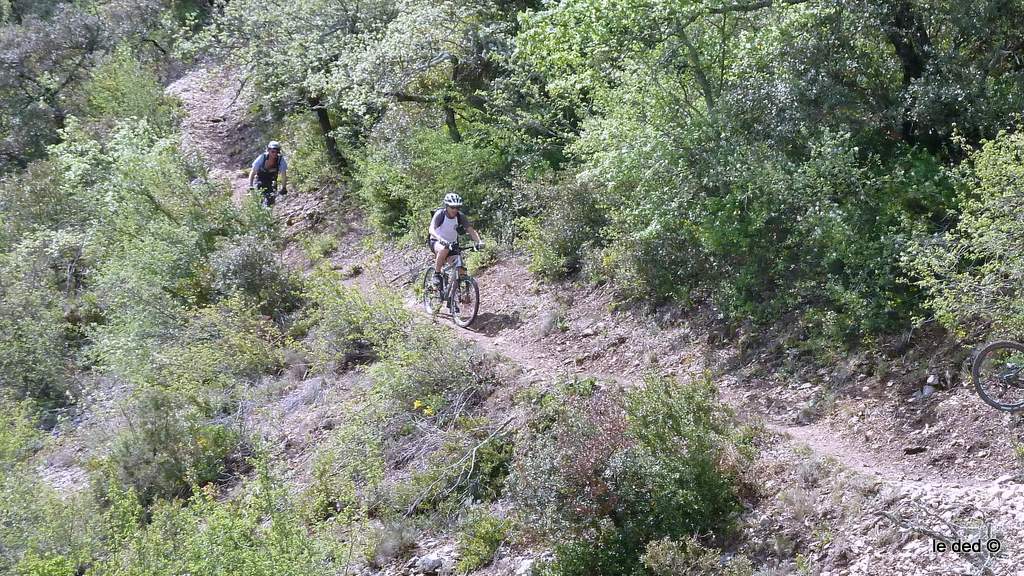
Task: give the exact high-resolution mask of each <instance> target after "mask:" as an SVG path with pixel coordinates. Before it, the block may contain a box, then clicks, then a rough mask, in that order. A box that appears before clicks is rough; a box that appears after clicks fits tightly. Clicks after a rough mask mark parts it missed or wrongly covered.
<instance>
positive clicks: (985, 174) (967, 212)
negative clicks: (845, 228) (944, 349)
mask: <svg viewBox="0 0 1024 576" xmlns="http://www.w3.org/2000/svg"><path fill="white" fill-rule="evenodd" d="M1022 155H1024V132H1021V131H1020V129H1019V128H1018V131H1015V132H1001V133H1000V134H999V136H997V137H996V138H995V139H993V140H991V141H988V142H985V143H984V144H983V145H982V146H981V148H980V149H978V150H975V151H974V152H973V153H972V154H971V156H970V157H969V159H968V162H966V163H965V165H964V166H962V168H961V169H960V170H959V171H958V172H957V173H956V177H957V183H958V185H959V186H958V188H959V192H960V197H961V201H962V203H963V211H962V213H961V215H960V220H959V222H958V223H957V224H956V226H954V227H953V228H952V229H950V230H949V231H947V232H944V233H942V234H939V235H936V236H932V237H927V236H924V237H922V238H920V239H919V241H918V242H917V243H916V244H915V246H914V249H913V250H912V251H911V252H910V253H909V254H908V255H907V256H906V257H905V258H904V262H905V263H906V265H907V267H908V268H909V269H910V270H911V271H912V272H913V273H914V280H915V281H916V283H917V285H919V286H921V287H922V288H923V289H924V290H926V292H927V302H928V306H929V308H930V309H931V310H933V311H934V312H935V315H936V316H937V317H938V319H939V320H940V321H941V322H942V323H943V324H944V325H946V326H948V327H950V328H952V329H954V330H956V331H958V332H960V333H961V334H963V333H966V332H970V331H973V330H975V329H977V328H979V327H984V326H986V325H989V326H990V327H991V328H992V329H993V330H995V331H997V332H1004V333H1008V334H1018V335H1019V334H1024V312H1022V310H1024V291H1022V290H1021V285H1022V281H1024V251H1022V248H1024V225H1022V224H1021V221H1020V218H1019V212H1020V211H1019V210H1018V209H1017V207H1018V205H1019V204H1020V202H1021V199H1022V198H1024V184H1022V177H1024V165H1022V164H1021V161H1020V158H1021V156H1022Z"/></svg>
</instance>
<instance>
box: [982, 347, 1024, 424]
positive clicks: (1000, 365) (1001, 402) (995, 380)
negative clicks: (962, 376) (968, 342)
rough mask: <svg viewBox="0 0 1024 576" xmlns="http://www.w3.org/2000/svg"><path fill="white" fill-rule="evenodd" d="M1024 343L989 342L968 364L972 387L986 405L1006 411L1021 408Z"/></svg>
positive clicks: (1022, 398)
mask: <svg viewBox="0 0 1024 576" xmlns="http://www.w3.org/2000/svg"><path fill="white" fill-rule="evenodd" d="M1022 371H1024V344H1021V343H1019V342H1010V341H1001V342H992V343H991V344H988V345H986V346H985V347H984V348H982V349H981V350H979V351H978V353H977V354H976V355H975V357H974V362H973V364H972V365H971V376H972V378H973V379H974V388H975V389H976V390H977V391H978V395H979V396H981V399H982V400H984V401H985V403H986V404H988V405H989V406H992V407H993V408H996V409H998V410H1003V411H1006V412H1016V411H1018V410H1021V409H1024V373H1022Z"/></svg>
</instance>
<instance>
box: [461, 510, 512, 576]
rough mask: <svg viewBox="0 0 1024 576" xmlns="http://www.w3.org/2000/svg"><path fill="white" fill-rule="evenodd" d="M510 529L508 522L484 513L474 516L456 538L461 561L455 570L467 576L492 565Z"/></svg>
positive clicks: (467, 521) (466, 522)
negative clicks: (495, 554)
mask: <svg viewBox="0 0 1024 576" xmlns="http://www.w3.org/2000/svg"><path fill="white" fill-rule="evenodd" d="M509 529H510V523H509V521H508V520H503V519H501V518H496V517H494V516H491V515H490V514H487V513H484V512H479V513H474V514H472V515H471V516H470V517H469V518H467V519H466V521H465V524H463V526H462V528H461V529H460V530H459V533H458V535H457V536H456V539H457V545H458V551H459V561H458V563H457V564H456V565H455V569H456V570H458V571H459V572H462V573H463V574H466V573H469V572H472V571H473V570H476V569H478V568H483V567H484V566H487V565H488V564H490V563H491V561H492V560H493V559H494V553H495V552H496V551H497V550H498V546H499V545H501V543H502V542H503V541H504V540H505V539H506V538H507V537H508V531H509Z"/></svg>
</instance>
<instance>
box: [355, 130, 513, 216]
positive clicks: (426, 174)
mask: <svg viewBox="0 0 1024 576" xmlns="http://www.w3.org/2000/svg"><path fill="white" fill-rule="evenodd" d="M406 146H407V149H405V150H403V152H402V155H401V158H400V159H399V158H392V157H390V156H389V155H388V154H387V152H386V151H385V150H384V149H380V148H375V149H371V150H370V151H369V152H368V154H367V156H366V158H365V160H363V161H362V162H361V163H360V168H359V171H358V172H357V175H356V185H357V186H358V188H359V194H360V196H361V197H362V198H363V200H364V202H365V203H366V206H367V208H368V210H369V214H370V218H371V220H372V221H373V223H374V224H375V225H376V226H377V227H378V228H380V229H381V230H383V231H385V232H388V233H391V234H401V233H406V232H409V233H413V234H416V235H420V233H423V235H425V234H426V228H427V226H429V221H430V213H431V211H432V210H434V209H436V208H438V207H439V206H440V205H441V199H442V198H444V195H445V194H446V193H448V192H457V193H458V194H459V195H461V196H462V197H463V199H464V200H465V202H466V204H465V206H466V210H467V212H468V213H469V214H471V215H478V216H479V218H475V217H471V218H470V220H471V221H473V220H477V219H479V220H480V222H474V225H476V226H480V225H484V224H486V223H487V222H488V221H492V220H493V219H494V218H495V216H496V215H495V207H496V206H498V204H499V202H500V200H501V198H502V195H503V191H502V190H500V186H501V177H502V176H503V174H504V172H505V171H506V170H507V166H506V162H505V159H504V157H503V156H502V154H501V152H500V150H499V149H497V148H496V147H495V146H494V145H493V144H492V143H490V142H488V141H487V140H480V141H470V140H468V139H467V140H464V141H462V142H453V141H452V140H451V139H450V138H449V137H448V136H447V135H446V134H445V133H444V132H442V131H440V130H426V129H424V130H420V131H418V132H416V133H415V134H414V135H413V136H412V137H411V138H410V139H409V140H408V142H407V143H406Z"/></svg>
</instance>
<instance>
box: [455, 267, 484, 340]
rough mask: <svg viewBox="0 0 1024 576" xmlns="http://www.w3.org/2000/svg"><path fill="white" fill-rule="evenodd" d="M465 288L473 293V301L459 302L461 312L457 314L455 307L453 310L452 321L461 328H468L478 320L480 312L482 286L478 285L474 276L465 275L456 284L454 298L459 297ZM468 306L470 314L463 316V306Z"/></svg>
mask: <svg viewBox="0 0 1024 576" xmlns="http://www.w3.org/2000/svg"><path fill="white" fill-rule="evenodd" d="M463 290H467V291H468V293H469V294H470V295H471V298H472V301H471V302H458V303H457V304H458V306H456V307H457V308H459V314H457V313H456V312H455V310H454V308H453V309H452V310H451V313H452V322H455V325H456V326H458V327H460V328H466V327H467V326H469V325H470V324H472V323H473V321H474V320H476V315H477V314H478V313H479V312H480V287H479V286H477V283H476V280H475V279H473V277H472V276H463V277H462V278H459V280H458V284H456V288H455V290H453V291H452V292H453V294H452V299H453V300H454V299H456V298H459V295H460V294H461V293H462V291H463ZM463 306H466V307H467V308H468V311H469V315H468V316H465V317H463V316H461V312H462V311H463V310H462V307H463Z"/></svg>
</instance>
